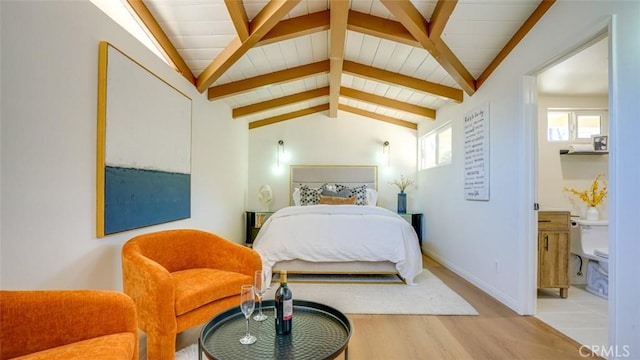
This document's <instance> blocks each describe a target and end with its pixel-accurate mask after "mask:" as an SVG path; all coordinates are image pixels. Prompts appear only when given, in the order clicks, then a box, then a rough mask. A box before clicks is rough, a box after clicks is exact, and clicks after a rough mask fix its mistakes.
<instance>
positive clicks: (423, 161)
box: [418, 121, 453, 171]
mask: <svg viewBox="0 0 640 360" xmlns="http://www.w3.org/2000/svg"><path fill="white" fill-rule="evenodd" d="M447 130H449V131H450V134H451V137H450V142H451V149H450V150H449V151H450V153H451V156H449V159H448V160H446V161H440V155H441V154H440V151H441V150H442V149H441V147H440V136H442V134H443V133H444V132H446V131H447ZM429 138H431V139H429ZM428 139H429V140H428ZM430 142H433V143H434V144H435V146H434V152H433V154H432V161H431V162H430V163H429V164H427V151H428V147H427V146H426V145H427V144H428V143H430ZM452 161H453V126H452V123H451V121H448V122H446V123H444V124H442V125H440V126H439V127H437V128H435V129H433V130H431V131H430V132H428V133H426V134H424V135H422V136H420V138H419V139H418V171H420V170H426V169H433V168H436V167H440V166H445V165H450V164H451V163H452Z"/></svg>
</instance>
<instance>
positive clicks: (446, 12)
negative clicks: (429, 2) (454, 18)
mask: <svg viewBox="0 0 640 360" xmlns="http://www.w3.org/2000/svg"><path fill="white" fill-rule="evenodd" d="M457 4H458V0H438V3H437V4H436V8H435V9H434V10H433V14H432V15H431V21H430V22H429V27H428V31H429V38H430V39H431V40H432V41H434V40H436V39H440V37H441V36H442V32H443V31H444V27H445V26H446V25H447V22H448V21H449V17H451V14H452V13H453V10H454V9H455V8H456V5H457Z"/></svg>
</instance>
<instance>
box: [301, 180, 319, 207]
mask: <svg viewBox="0 0 640 360" xmlns="http://www.w3.org/2000/svg"><path fill="white" fill-rule="evenodd" d="M323 186H324V185H323ZM322 189H323V187H319V188H317V189H314V188H310V187H309V186H307V185H302V186H301V187H300V205H302V206H307V205H317V204H318V203H320V195H321V194H322Z"/></svg>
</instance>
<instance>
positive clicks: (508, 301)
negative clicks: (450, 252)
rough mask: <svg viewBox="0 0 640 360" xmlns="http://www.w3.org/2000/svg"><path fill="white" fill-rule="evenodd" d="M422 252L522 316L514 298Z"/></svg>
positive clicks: (428, 253)
mask: <svg viewBox="0 0 640 360" xmlns="http://www.w3.org/2000/svg"><path fill="white" fill-rule="evenodd" d="M422 252H423V253H424V254H425V255H427V256H429V257H430V258H432V259H434V260H436V261H437V262H439V263H440V264H442V265H443V266H444V267H446V268H447V269H449V270H451V271H452V272H454V273H455V274H456V275H458V276H460V277H461V278H463V279H465V280H467V281H468V282H470V283H471V284H473V285H474V286H475V287H477V288H478V289H480V290H482V291H484V292H485V293H487V294H488V295H489V296H491V297H493V298H494V299H496V300H498V301H499V302H501V303H502V304H504V305H505V306H507V307H508V308H510V309H511V310H513V311H515V312H516V313H518V314H519V315H523V312H522V311H521V309H520V306H518V302H517V301H516V300H515V299H514V298H512V297H511V296H508V295H507V294H505V293H504V292H502V291H500V290H498V289H496V288H495V287H493V286H492V285H490V284H487V283H486V282H484V281H483V280H481V279H479V278H477V277H476V276H474V275H473V274H471V273H469V272H467V271H464V270H463V269H460V268H459V267H458V266H456V265H454V264H452V263H451V262H449V261H447V260H446V259H444V258H442V257H440V256H438V255H437V254H433V253H430V252H429V251H426V250H424V249H423V250H422Z"/></svg>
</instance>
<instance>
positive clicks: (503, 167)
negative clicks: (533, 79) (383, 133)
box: [419, 1, 640, 358]
mask: <svg viewBox="0 0 640 360" xmlns="http://www.w3.org/2000/svg"><path fill="white" fill-rule="evenodd" d="M612 15H615V21H614V26H613V31H614V35H615V36H614V38H613V39H612V41H613V44H614V47H613V56H612V57H611V58H612V63H613V66H614V67H616V70H617V74H616V76H615V77H614V78H615V81H616V82H617V83H616V84H615V86H610V90H611V91H612V92H613V94H612V98H613V99H615V100H614V102H613V103H611V104H609V106H608V108H609V116H610V121H611V122H610V129H611V142H612V144H615V145H613V146H615V148H612V150H611V154H610V155H609V158H610V171H609V175H610V180H611V183H610V190H611V191H610V198H609V217H610V224H611V221H613V223H614V226H615V228H616V229H615V230H614V231H613V233H612V234H610V239H613V242H615V243H616V244H614V246H613V247H614V250H613V253H612V254H611V256H612V261H611V263H614V264H615V266H614V268H615V269H611V270H612V271H613V272H614V273H612V274H610V275H611V276H617V279H615V280H613V288H611V287H610V291H612V293H613V295H611V294H612V293H611V292H610V304H615V305H611V306H617V308H616V310H615V311H612V312H611V313H612V317H611V319H612V322H611V324H610V329H611V342H612V344H613V345H620V349H622V346H623V345H629V346H631V353H632V356H631V357H632V358H638V357H640V349H638V348H637V347H638V344H639V343H640V342H639V341H638V339H640V308H639V307H638V306H637V299H638V298H639V297H640V286H639V285H638V284H639V283H638V279H637V276H638V274H639V273H640V268H639V267H640V265H638V264H639V263H638V261H637V259H638V258H639V257H640V242H638V236H637V234H638V233H639V232H640V225H638V224H639V223H640V221H638V213H640V201H639V200H640V195H639V192H640V190H639V188H640V187H639V186H638V184H640V174H639V172H640V170H638V162H637V156H638V154H640V145H639V144H640V142H639V141H637V134H638V133H639V132H640V123H639V122H637V121H635V119H637V114H638V113H640V111H639V110H638V99H640V96H639V91H638V86H637V83H638V79H639V78H640V74H639V73H638V72H639V70H638V66H637V64H638V63H640V54H639V53H638V51H637V49H638V44H639V43H640V39H639V38H638V37H639V34H640V3H638V2H609V1H606V2H605V1H598V2H590V3H589V6H584V4H583V3H581V2H571V1H566V2H565V1H560V2H556V3H555V4H554V5H553V6H552V7H551V9H550V10H549V12H548V13H547V14H545V16H544V17H543V18H542V19H541V20H540V22H539V23H538V24H537V25H536V27H535V28H534V29H533V30H532V31H531V32H530V33H529V34H528V35H527V36H526V37H525V38H524V39H523V41H522V42H521V44H520V45H519V46H518V47H516V49H515V50H514V51H513V52H512V53H511V54H510V55H509V56H508V57H507V58H506V59H505V61H504V62H503V63H502V64H501V65H500V66H499V67H498V68H497V70H496V71H495V72H494V73H493V74H492V75H491V77H490V78H489V80H488V81H487V82H486V83H484V84H483V85H482V87H481V88H480V89H479V90H478V91H477V92H476V94H475V95H474V96H473V97H471V98H465V101H464V103H463V104H461V105H454V106H450V107H448V108H446V109H441V110H440V111H438V119H437V121H436V122H435V123H427V124H426V125H425V126H421V127H420V129H419V133H420V134H424V133H427V132H428V131H430V130H431V129H433V128H435V127H437V126H439V125H441V124H443V123H444V122H446V121H449V120H451V121H453V146H454V148H453V151H454V153H453V163H452V164H451V165H450V166H447V167H441V168H436V169H430V170H425V171H422V172H421V173H420V174H419V180H420V196H421V198H422V200H423V201H422V204H423V206H424V209H425V215H426V221H427V229H428V231H427V238H426V239H425V242H424V243H425V245H424V246H423V248H424V249H425V251H427V252H428V253H429V254H431V255H433V256H434V257H435V258H437V259H438V260H440V261H442V262H443V263H444V264H445V265H446V266H447V267H449V268H451V269H453V270H454V271H456V272H457V273H458V274H460V275H462V276H463V277H465V278H466V279H468V280H470V281H471V282H473V283H474V284H476V285H478V286H479V287H481V288H482V289H483V290H485V291H487V292H488V293H490V294H491V295H493V296H494V297H496V298H498V299H500V300H501V301H502V302H504V303H505V304H506V305H508V306H510V307H511V308H513V309H514V310H516V311H519V312H521V313H522V312H523V311H524V309H525V308H526V306H527V304H529V303H530V301H531V298H532V297H533V294H535V290H534V289H533V287H534V286H535V285H533V284H534V282H533V277H534V276H535V273H532V272H530V267H529V266H530V265H529V264H530V263H531V258H532V257H535V255H534V254H533V253H532V244H533V236H532V235H533V234H531V233H530V231H531V225H530V223H531V219H532V218H534V214H533V210H532V207H533V202H534V201H536V199H534V198H533V197H532V189H531V184H532V181H531V179H530V176H531V175H530V168H529V164H528V160H527V159H528V158H530V157H531V146H530V145H529V144H530V143H531V142H532V134H531V129H532V128H531V124H528V123H525V119H526V117H525V116H523V113H524V110H525V108H526V106H525V100H524V90H523V88H524V84H523V83H524V82H525V79H524V76H525V75H533V74H535V72H536V70H537V69H541V68H543V66H544V65H546V64H548V63H549V62H551V61H552V60H553V59H554V58H556V57H559V56H560V55H564V54H565V53H567V52H568V51H569V50H571V49H573V48H575V47H576V46H578V45H580V44H582V43H584V42H586V41H587V40H589V39H591V38H593V37H594V36H595V34H596V33H598V32H600V31H602V30H603V29H606V28H607V26H608V24H609V22H610V20H611V16H612ZM485 102H489V104H490V129H491V130H490V139H491V140H490V157H491V178H490V180H491V185H490V192H491V200H490V201H488V202H476V201H465V200H464V198H463V193H462V187H463V183H462V178H463V159H462V149H463V143H462V136H463V133H462V118H463V115H464V114H465V113H466V112H468V111H470V110H473V109H476V108H478V107H479V106H480V105H481V104H483V103H485ZM616 122H617V124H614V123H616ZM533 129H535V128H533ZM616 217H619V219H617V218H616ZM496 262H498V265H496ZM610 280H611V279H610ZM617 284H619V285H617ZM616 285H617V286H616ZM529 287H531V288H529ZM633 304H635V305H633Z"/></svg>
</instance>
